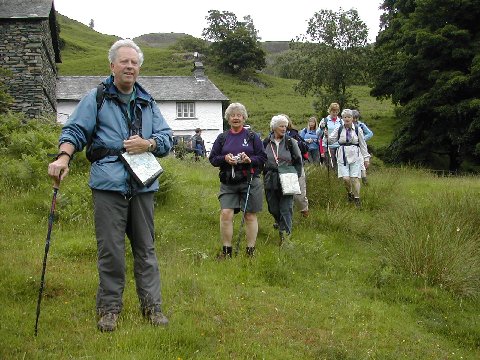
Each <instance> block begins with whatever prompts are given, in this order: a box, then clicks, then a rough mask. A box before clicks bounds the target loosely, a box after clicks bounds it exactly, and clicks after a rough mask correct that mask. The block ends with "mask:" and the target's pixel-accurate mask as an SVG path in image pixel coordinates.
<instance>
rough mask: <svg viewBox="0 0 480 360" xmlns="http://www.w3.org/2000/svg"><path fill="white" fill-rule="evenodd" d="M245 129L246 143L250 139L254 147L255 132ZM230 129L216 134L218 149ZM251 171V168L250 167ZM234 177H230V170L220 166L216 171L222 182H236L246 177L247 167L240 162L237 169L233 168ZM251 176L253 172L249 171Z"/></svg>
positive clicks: (221, 146) (221, 147) (223, 143)
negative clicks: (218, 170) (224, 169)
mask: <svg viewBox="0 0 480 360" xmlns="http://www.w3.org/2000/svg"><path fill="white" fill-rule="evenodd" d="M246 130H247V143H249V142H250V141H252V142H253V144H254V147H255V143H254V139H255V135H256V134H255V132H253V131H252V130H251V129H246ZM229 131H230V130H226V131H224V132H223V133H221V134H220V135H218V138H217V139H218V141H219V144H220V149H223V145H225V141H226V140H227V135H228V132H229ZM220 151H221V150H220ZM259 170H260V171H262V167H260V168H259ZM251 171H252V169H251ZM234 172H235V177H232V172H231V171H223V170H222V168H220V172H219V173H218V176H219V178H220V181H221V182H222V183H224V184H237V183H240V182H242V181H244V180H245V179H248V176H249V173H248V168H247V167H245V166H243V165H242V164H240V166H239V168H238V169H235V171H234ZM251 174H252V175H251V176H253V173H251Z"/></svg>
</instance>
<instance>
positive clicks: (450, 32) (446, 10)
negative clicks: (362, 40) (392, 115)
mask: <svg viewBox="0 0 480 360" xmlns="http://www.w3.org/2000/svg"><path fill="white" fill-rule="evenodd" d="M381 8H382V9H383V11H384V13H383V15H382V17H381V20H382V23H381V26H382V30H381V31H380V33H379V35H378V37H377V42H376V44H375V49H374V57H373V59H374V63H373V68H372V77H373V85H374V86H373V89H372V92H371V93H372V95H374V96H377V97H379V98H388V97H391V99H392V102H393V103H394V104H396V105H399V108H398V110H397V116H398V118H399V119H400V120H401V126H400V128H399V130H398V131H397V133H396V135H395V138H394V140H393V141H392V143H391V144H390V146H389V147H388V148H387V149H386V152H385V154H386V155H385V160H386V161H388V162H392V163H407V162H409V163H417V164H421V165H427V166H430V167H434V168H448V169H450V170H452V171H457V170H459V169H461V168H462V167H463V168H464V169H466V168H467V167H468V166H470V165H471V164H472V163H473V164H476V165H478V164H480V97H479V94H480V52H479V50H480V43H479V41H480V23H479V22H478V17H479V16H480V8H479V7H478V4H477V2H476V1H474V0H423V1H415V2H414V1H410V0H401V1H399V0H396V1H393V0H387V1H384V2H383V5H382V7H381Z"/></svg>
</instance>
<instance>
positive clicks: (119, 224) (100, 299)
mask: <svg viewBox="0 0 480 360" xmlns="http://www.w3.org/2000/svg"><path fill="white" fill-rule="evenodd" d="M92 194H93V204H94V216H95V233H96V237H97V252H98V263H97V267H98V275H99V284H98V291H97V313H98V314H99V315H103V314H105V313H108V312H113V313H119V312H120V311H121V310H122V306H123V302H122V295H123V290H124V288H125V270H126V265H125V235H127V236H128V238H129V240H130V246H131V248H132V254H133V259H134V262H133V272H134V276H135V283H136V288H137V294H138V298H139V300H140V306H141V307H142V309H147V308H150V307H160V306H161V303H162V298H161V289H160V271H159V268H158V261H157V257H156V254H155V247H154V244H153V242H154V225H153V196H154V193H151V192H150V193H142V194H138V195H136V196H134V197H133V198H131V199H130V200H127V199H125V197H124V196H123V195H121V194H120V193H117V192H112V191H102V190H92Z"/></svg>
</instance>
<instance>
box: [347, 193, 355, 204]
mask: <svg viewBox="0 0 480 360" xmlns="http://www.w3.org/2000/svg"><path fill="white" fill-rule="evenodd" d="M347 199H348V201H349V202H352V201H354V199H355V197H354V195H353V193H352V192H349V193H348V196H347Z"/></svg>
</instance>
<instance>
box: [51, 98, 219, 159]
mask: <svg viewBox="0 0 480 360" xmlns="http://www.w3.org/2000/svg"><path fill="white" fill-rule="evenodd" d="M78 103H79V102H78V101H76V100H58V103H57V121H58V122H60V123H62V124H64V123H65V122H66V121H67V119H68V117H69V116H70V115H71V114H72V113H73V110H74V109H75V107H76V106H77V104H78ZM157 104H158V106H159V108H160V111H161V113H162V115H163V117H164V118H165V120H166V121H167V123H168V125H169V126H170V127H171V128H172V130H173V134H174V135H177V136H178V135H194V134H195V129H196V128H197V127H199V128H201V129H202V138H203V140H204V141H205V147H206V149H207V150H208V151H209V150H210V149H211V147H212V145H213V142H214V141H215V139H216V138H217V136H218V134H220V133H221V132H223V114H222V103H221V101H196V102H195V115H196V117H195V118H194V119H177V105H176V102H175V101H157Z"/></svg>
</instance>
